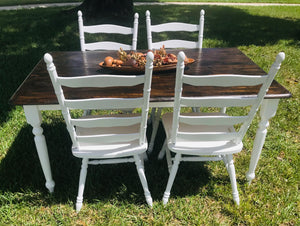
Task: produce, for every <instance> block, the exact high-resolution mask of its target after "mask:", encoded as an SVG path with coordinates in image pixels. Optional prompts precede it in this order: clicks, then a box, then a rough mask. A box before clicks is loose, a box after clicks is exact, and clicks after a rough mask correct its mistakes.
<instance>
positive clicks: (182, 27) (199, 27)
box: [146, 9, 205, 153]
mask: <svg viewBox="0 0 300 226" xmlns="http://www.w3.org/2000/svg"><path fill="white" fill-rule="evenodd" d="M204 14H205V11H204V10H203V9H202V10H201V11H200V19H199V24H189V23H182V22H169V23H162V24H156V25H152V24H151V18H150V11H149V10H147V11H146V28H147V42H148V49H149V50H154V49H160V48H161V47H162V46H165V48H185V49H192V48H198V49H201V48H202V43H203V30H204ZM180 31H184V32H198V40H197V42H196V41H190V40H177V39H168V40H163V41H158V42H153V40H152V33H163V32H180ZM151 115H152V118H153V120H152V123H153V124H152V134H151V139H150V142H149V148H148V152H149V153H151V152H152V150H153V147H154V141H155V137H156V134H157V130H158V126H159V121H160V116H161V109H160V108H159V109H156V108H153V109H152V114H151Z"/></svg>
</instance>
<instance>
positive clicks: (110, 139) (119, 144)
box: [28, 52, 154, 212]
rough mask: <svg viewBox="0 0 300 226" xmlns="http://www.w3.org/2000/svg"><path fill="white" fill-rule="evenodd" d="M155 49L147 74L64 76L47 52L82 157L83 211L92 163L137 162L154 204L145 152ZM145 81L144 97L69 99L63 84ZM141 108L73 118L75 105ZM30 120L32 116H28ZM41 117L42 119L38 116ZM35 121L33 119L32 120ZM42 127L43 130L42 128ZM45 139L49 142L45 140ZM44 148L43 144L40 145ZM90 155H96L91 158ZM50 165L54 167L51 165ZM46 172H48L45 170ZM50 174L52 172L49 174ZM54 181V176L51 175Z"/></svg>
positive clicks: (110, 84)
mask: <svg viewBox="0 0 300 226" xmlns="http://www.w3.org/2000/svg"><path fill="white" fill-rule="evenodd" d="M153 58H154V56H153V53H152V52H149V53H148V54H147V58H146V59H147V63H146V66H145V74H144V75H136V76H135V75H133V76H131V75H128V76H126V75H124V76H118V75H103V76H102V75H91V76H79V77H68V78H64V77H61V76H59V75H58V74H57V71H56V68H55V65H54V64H53V59H52V56H51V55H50V54H45V56H44V60H45V62H46V64H47V70H48V72H49V75H50V78H51V81H52V84H53V87H54V90H55V94H56V96H57V99H58V102H59V104H60V106H61V109H62V114H63V117H64V119H65V122H66V125H67V129H68V132H69V134H70V137H71V139H72V143H73V145H72V153H73V155H74V156H76V157H79V158H82V167H81V172H80V179H79V189H78V196H77V203H76V210H77V212H78V211H80V209H81V207H82V201H83V191H84V184H85V178H86V174H87V167H88V164H102V163H104V164H109V163H110V164H115V163H124V162H135V164H136V167H137V172H138V175H139V178H140V181H141V183H142V186H143V189H144V193H145V198H146V201H147V203H148V204H149V205H150V206H152V198H151V194H150V192H149V189H148V185H147V180H146V177H145V172H144V167H143V163H142V161H143V160H142V158H141V155H142V154H144V153H145V152H146V151H147V138H146V129H147V118H148V111H149V100H150V90H151V79H152V69H153ZM137 84H143V85H144V89H143V96H142V97H141V98H93V97H91V98H89V99H80V98H79V99H76V100H74V99H71V100H70V99H67V98H66V96H65V94H64V89H63V87H69V88H74V87H75V88H78V87H80V88H84V87H99V88H103V87H118V86H120V85H121V86H128V87H132V86H135V85H137ZM128 107H132V108H141V113H140V114H135V115H132V114H125V115H124V114H120V115H119V114H114V115H106V116H101V115H100V116H98V115H89V116H84V117H81V118H73V117H72V114H71V109H83V110H87V109H88V110H91V109H95V110H103V109H104V110H107V109H122V108H128ZM28 120H29V121H30V118H29V117H28ZM36 121H38V120H36ZM32 124H33V123H32ZM39 126H40V123H38V125H35V127H34V130H39V131H38V132H36V133H35V134H37V135H38V136H37V137H38V138H40V137H41V138H43V137H42V136H41V135H39V134H42V130H41V129H40V128H39ZM40 130H41V131H40ZM44 143H45V142H44ZM39 149H42V148H39ZM90 159H92V160H91V161H90ZM49 168H50V167H49ZM45 175H46V174H45ZM47 175H48V174H47ZM48 180H49V181H51V178H49V179H48Z"/></svg>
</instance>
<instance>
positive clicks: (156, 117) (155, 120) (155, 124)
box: [148, 108, 161, 154]
mask: <svg viewBox="0 0 300 226" xmlns="http://www.w3.org/2000/svg"><path fill="white" fill-rule="evenodd" d="M152 114H154V117H153V120H152V134H151V139H150V142H149V147H148V153H149V154H150V153H151V152H152V151H153V147H154V142H155V137H156V134H157V131H158V126H159V121H160V115H161V108H158V109H157V111H156V112H155V110H153V109H152Z"/></svg>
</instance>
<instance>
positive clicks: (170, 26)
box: [146, 9, 205, 50]
mask: <svg viewBox="0 0 300 226" xmlns="http://www.w3.org/2000/svg"><path fill="white" fill-rule="evenodd" d="M204 14H205V12H204V10H203V9H202V10H201V11H200V19H199V24H189V23H182V22H169V23H162V24H156V25H152V24H151V18H150V11H149V10H147V11H146V28H147V42H148V49H149V50H154V49H160V48H161V47H162V46H163V45H164V46H165V48H167V49H168V48H185V49H194V48H198V49H201V48H202V43H203V29H204ZM179 31H185V32H198V41H197V42H195V41H189V40H178V39H168V40H163V41H159V42H153V40H152V33H161V32H179Z"/></svg>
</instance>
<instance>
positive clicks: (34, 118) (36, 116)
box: [23, 105, 55, 193]
mask: <svg viewBox="0 0 300 226" xmlns="http://www.w3.org/2000/svg"><path fill="white" fill-rule="evenodd" d="M23 108H24V112H25V116H26V120H27V122H28V123H29V124H30V125H31V126H32V127H33V129H32V133H33V134H34V142H35V146H36V149H37V153H38V156H39V159H40V163H41V166H42V170H43V173H44V175H45V179H46V188H47V189H48V190H49V191H50V192H51V193H52V192H53V191H54V186H55V183H54V181H53V179H52V173H51V167H50V162H49V156H48V149H47V144H46V139H45V137H44V135H43V128H42V127H41V124H42V116H41V112H40V110H39V109H38V107H37V106H35V105H24V106H23Z"/></svg>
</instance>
